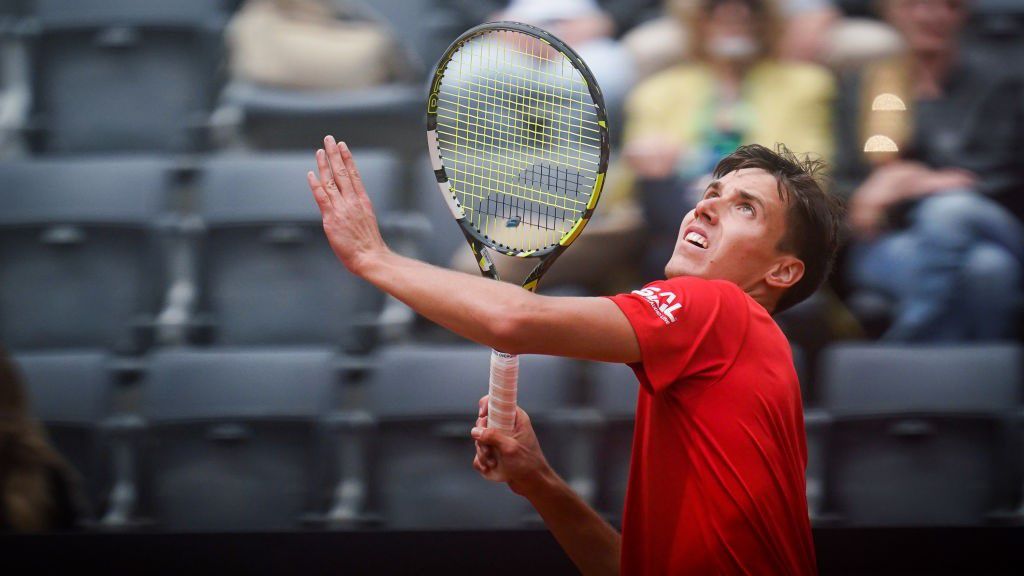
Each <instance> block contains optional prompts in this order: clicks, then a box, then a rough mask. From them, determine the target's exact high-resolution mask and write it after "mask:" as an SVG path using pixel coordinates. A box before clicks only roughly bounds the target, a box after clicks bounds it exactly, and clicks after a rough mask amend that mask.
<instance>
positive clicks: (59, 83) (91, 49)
mask: <svg viewBox="0 0 1024 576" xmlns="http://www.w3.org/2000/svg"><path fill="white" fill-rule="evenodd" d="M6 4H9V5H6V6H0V15H3V16H5V22H4V25H3V26H0V36H3V37H4V38H0V40H11V41H12V42H8V43H6V44H9V48H10V57H8V58H4V60H5V61H6V62H11V63H14V64H15V65H14V66H13V67H12V68H13V69H12V70H7V71H5V72H6V74H5V77H6V78H8V79H10V80H11V82H10V84H11V86H10V88H11V90H12V93H14V92H18V93H19V94H20V93H24V94H27V95H28V97H27V98H25V99H24V100H25V101H24V103H19V105H18V106H17V108H18V109H19V112H17V113H15V114H14V117H12V121H11V123H10V130H11V132H12V133H10V134H3V135H0V136H3V138H0V140H3V141H15V142H22V143H24V144H25V146H24V147H26V148H27V149H28V150H29V151H31V152H33V153H41V154H68V153H96V152H111V151H121V152H128V151H134V152H138V151H143V152H146V151H148V152H154V151H163V152H172V153H174V152H196V151H203V150H207V149H209V148H210V147H212V146H215V145H219V146H222V147H232V146H242V147H247V148H256V149H274V150H285V149H308V148H309V147H310V146H315V145H316V143H317V141H318V140H319V138H320V137H322V131H323V130H324V127H325V126H332V127H333V128H332V130H334V131H336V132H339V133H344V134H345V135H346V138H347V139H348V141H350V142H352V143H353V144H356V145H359V146H374V147H387V148H391V149H394V150H396V151H402V152H412V151H415V152H420V151H421V148H422V146H420V145H421V144H422V142H421V140H422V139H412V138H410V136H411V135H413V134H422V122H423V107H424V97H425V89H424V87H423V86H422V85H421V82H420V81H419V79H420V78H422V76H424V75H425V74H426V72H427V70H429V68H430V66H432V65H433V63H434V61H436V59H437V57H439V56H440V53H441V52H442V51H443V49H444V47H445V46H447V44H448V42H450V41H451V40H452V39H453V38H454V35H455V34H457V32H458V31H457V30H454V29H453V28H452V26H451V23H450V19H446V18H444V17H441V16H439V14H440V12H438V11H437V10H433V9H432V8H431V7H430V6H429V5H428V3H427V2H413V3H409V2H373V3H370V2H357V3H352V4H351V5H348V6H346V10H345V13H346V14H347V15H348V16H350V17H351V16H358V17H361V18H369V19H371V20H376V21H377V22H379V23H380V24H381V25H384V26H390V27H391V28H392V29H393V30H401V31H402V32H401V33H396V37H397V38H398V41H399V42H400V43H401V44H402V46H403V53H404V55H405V56H407V58H406V59H407V60H409V62H410V65H409V68H410V73H409V74H408V77H407V78H405V79H397V80H395V81H394V83H392V84H387V85H384V86H380V87H373V88H368V89H364V90H333V91H331V90H327V91H314V92H310V91H307V90H289V89H277V88H273V87H265V86H259V85H253V84H249V83H247V82H245V81H235V82H232V83H231V84H230V85H228V78H227V74H226V71H227V68H226V66H225V61H226V46H225V42H224V31H225V28H226V25H227V23H228V20H229V18H230V16H231V13H232V11H233V10H234V8H235V7H236V5H237V4H238V2H237V1H232V0H225V1H219V2H213V1H199V0H187V1H185V2H174V3H166V2H154V1H148V0H147V1H139V2H130V1H124V0H117V1H113V2H105V1H100V0H89V1H84V2H75V1H71V0H38V1H32V2H9V3H6ZM19 22H20V24H19ZM410 22H412V23H415V26H413V27H412V28H409V27H408V26H407V24H409V23H410ZM0 44H5V43H4V42H0ZM5 49H6V48H5ZM2 97H3V94H0V98H2ZM19 102H21V101H20V100H19Z"/></svg>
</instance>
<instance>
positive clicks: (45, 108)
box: [27, 0, 226, 153]
mask: <svg viewBox="0 0 1024 576" xmlns="http://www.w3.org/2000/svg"><path fill="white" fill-rule="evenodd" d="M32 14H33V16H34V20H33V21H34V23H35V25H36V26H35V27H34V28H33V29H32V30H33V32H32V33H31V34H30V35H28V36H27V39H28V42H29V47H30V54H31V61H32V62H33V70H32V74H31V75H32V85H33V90H32V93H33V102H32V106H31V107H32V110H31V112H30V119H29V123H28V134H27V136H28V139H29V142H30V146H31V147H32V149H33V150H35V151H37V152H45V153H73V152H97V151H128V150H131V151H174V152H180V151H189V150H195V149H197V148H200V147H202V146H203V145H204V141H205V138H206V127H207V124H208V115H209V112H210V111H211V110H212V108H213V103H214V100H215V96H216V94H217V92H218V89H219V84H220V80H219V76H218V74H219V71H218V67H219V65H220V60H221V53H222V51H223V49H222V45H221V39H220V34H221V30H222V28H223V25H224V22H225V18H226V16H225V14H224V13H223V11H222V9H221V8H220V6H219V3H216V2H202V1H200V0H187V1H186V2H172V3H166V2H152V1H144V2H131V1H127V0H124V1H117V2H102V1H98V0H96V1H92V0H90V1H86V2H75V1H72V0H40V1H38V2H36V3H35V5H34V7H33V9H32Z"/></svg>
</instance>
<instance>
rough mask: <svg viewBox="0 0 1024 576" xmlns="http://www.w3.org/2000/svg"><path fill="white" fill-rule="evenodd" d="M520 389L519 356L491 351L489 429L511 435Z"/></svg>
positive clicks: (488, 405) (488, 404) (488, 406)
mask: <svg viewBox="0 0 1024 576" xmlns="http://www.w3.org/2000/svg"><path fill="white" fill-rule="evenodd" d="M518 387H519V356H518V355H516V354H506V353H504V352H498V351H497V350H491V382H490V386H489V392H488V393H489V394H490V396H491V397H490V399H489V402H488V403H487V427H488V428H494V429H495V430H501V431H503V432H509V433H511V432H512V430H513V429H514V428H515V424H516V389H517V388H518Z"/></svg>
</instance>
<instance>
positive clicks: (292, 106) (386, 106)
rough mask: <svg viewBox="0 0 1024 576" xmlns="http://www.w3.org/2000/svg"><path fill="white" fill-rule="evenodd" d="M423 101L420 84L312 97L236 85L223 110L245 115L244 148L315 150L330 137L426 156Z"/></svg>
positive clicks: (230, 88)
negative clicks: (327, 135) (329, 135)
mask: <svg viewBox="0 0 1024 576" xmlns="http://www.w3.org/2000/svg"><path fill="white" fill-rule="evenodd" d="M425 98H426V91H425V88H424V87H423V86H420V85H419V84H414V85H409V84H402V83H394V84H385V85H382V86H376V87H373V88H366V89H362V90H315V91H309V90H288V89H284V88H276V87H267V86H259V85H255V84H250V83H245V82H240V81H235V82H232V83H231V84H229V85H228V86H227V87H226V88H225V89H224V93H223V94H222V96H221V105H222V106H223V107H225V108H227V109H232V110H236V111H237V112H238V113H239V114H240V115H241V119H240V122H241V126H240V131H241V136H242V138H243V139H244V140H245V144H246V145H247V146H249V147H251V148H255V149H259V150H312V149H315V148H316V147H318V146H320V145H321V143H322V140H323V137H324V135H325V133H326V132H330V133H332V134H334V136H335V137H337V138H338V139H340V140H344V141H345V142H347V143H348V144H349V145H350V146H353V147H375V148H385V147H386V148H391V149H394V150H396V151H399V152H403V153H406V154H413V153H414V154H425V153H426V142H427V140H426V132H425V131H426V125H425V120H424V117H425V114H426V107H425V105H424V99H425Z"/></svg>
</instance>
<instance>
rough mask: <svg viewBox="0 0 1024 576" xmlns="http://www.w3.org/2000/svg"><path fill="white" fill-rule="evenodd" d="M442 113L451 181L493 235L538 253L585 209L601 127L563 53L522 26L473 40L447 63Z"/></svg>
mask: <svg viewBox="0 0 1024 576" xmlns="http://www.w3.org/2000/svg"><path fill="white" fill-rule="evenodd" d="M437 117H438V125H437V133H438V144H439V148H440V149H441V155H442V158H443V160H444V165H445V170H446V172H447V173H448V176H449V182H450V187H451V189H452V191H453V192H454V194H455V196H456V199H457V200H458V201H459V202H460V204H461V205H462V206H463V210H464V211H465V213H466V217H467V219H468V220H469V222H470V223H471V224H472V225H473V226H474V227H475V228H476V229H477V230H478V231H479V232H480V233H481V234H482V235H484V236H485V237H486V238H488V239H490V240H492V241H493V242H495V243H496V244H499V245H503V246H505V247H507V248H510V249H515V250H524V251H528V250H537V249H540V248H543V247H545V246H548V245H552V244H557V243H558V242H559V240H560V239H561V238H562V237H563V236H564V235H565V234H566V233H568V232H569V230H570V229H571V228H572V226H573V225H574V224H575V222H576V221H577V220H579V218H580V217H581V216H582V214H583V213H584V212H585V210H586V207H587V204H588V201H589V199H590V194H591V193H592V191H593V189H594V186H595V184H596V181H597V173H598V167H599V165H600V160H601V144H602V140H601V135H602V131H601V129H600V127H599V124H598V119H599V115H598V112H597V107H596V105H595V104H594V102H593V99H592V97H591V95H590V92H589V89H588V87H587V84H586V82H585V80H584V79H583V77H582V75H581V74H580V73H579V71H578V70H577V69H576V67H575V66H574V65H573V64H572V62H571V61H570V60H568V58H567V57H566V56H565V55H564V54H562V53H561V52H559V51H557V50H554V49H553V48H550V47H549V46H547V45H546V44H541V42H540V41H539V40H537V39H534V38H532V37H530V36H528V35H525V34H522V33H519V32H513V31H499V32H491V33H487V34H484V35H481V36H479V37H476V38H473V39H471V40H469V41H467V42H466V43H465V44H463V45H462V46H461V47H460V49H459V50H458V51H457V52H456V54H455V55H454V56H453V57H452V59H451V61H450V62H448V64H447V67H446V69H445V72H444V77H443V80H442V84H441V87H440V92H439V94H438V110H437Z"/></svg>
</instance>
